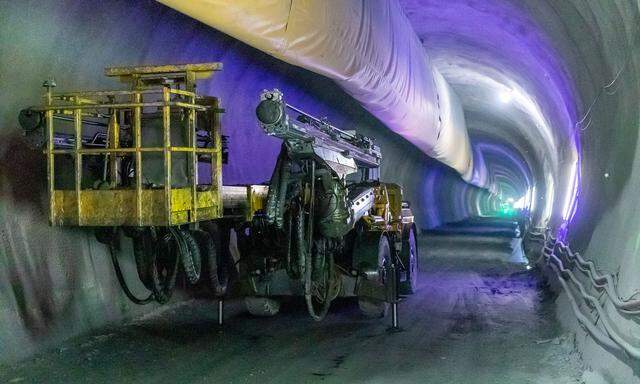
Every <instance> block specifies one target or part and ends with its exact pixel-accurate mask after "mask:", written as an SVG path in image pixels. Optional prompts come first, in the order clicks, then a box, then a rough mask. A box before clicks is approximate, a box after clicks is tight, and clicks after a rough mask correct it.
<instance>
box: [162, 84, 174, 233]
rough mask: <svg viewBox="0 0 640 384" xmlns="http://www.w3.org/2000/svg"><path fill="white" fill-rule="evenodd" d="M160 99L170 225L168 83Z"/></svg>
mask: <svg viewBox="0 0 640 384" xmlns="http://www.w3.org/2000/svg"><path fill="white" fill-rule="evenodd" d="M162 101H163V103H164V106H163V107H162V129H163V138H164V140H163V147H164V148H163V152H164V171H165V174H164V198H165V214H166V221H167V225H168V226H171V207H172V204H171V107H170V105H169V103H170V101H171V88H170V87H169V86H168V85H165V86H164V87H163V88H162Z"/></svg>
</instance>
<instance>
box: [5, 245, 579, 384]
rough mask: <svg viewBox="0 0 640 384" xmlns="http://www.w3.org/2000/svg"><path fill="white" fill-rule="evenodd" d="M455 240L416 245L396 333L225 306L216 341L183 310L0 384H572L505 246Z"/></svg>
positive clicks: (300, 313) (211, 310) (548, 305)
mask: <svg viewBox="0 0 640 384" xmlns="http://www.w3.org/2000/svg"><path fill="white" fill-rule="evenodd" d="M434 236H440V238H439V239H435V238H434ZM459 236H464V235H458V234H457V235H453V236H448V235H446V234H439V235H433V234H431V235H428V236H423V237H422V238H421V242H420V245H421V250H422V260H421V261H422V268H423V270H422V273H421V284H420V289H419V292H418V293H417V294H415V295H413V296H411V297H410V298H408V299H407V300H406V301H405V302H403V303H402V304H401V307H400V310H401V312H400V316H401V320H400V321H401V326H402V327H403V329H404V330H403V331H402V332H400V333H388V332H387V331H386V329H387V327H388V325H389V324H388V323H389V320H388V319H384V320H366V319H363V318H362V317H361V316H360V314H359V313H358V310H357V308H356V305H355V303H354V302H353V301H349V300H343V301H339V302H337V303H335V304H334V306H333V309H332V313H331V315H330V316H328V318H327V319H326V320H325V321H324V322H321V323H315V322H313V321H311V320H310V319H308V317H307V315H306V312H305V309H304V306H303V305H302V303H298V302H295V301H293V302H288V303H285V304H284V305H283V311H282V313H281V314H280V315H278V316H277V317H275V318H267V319H259V318H251V317H249V316H248V315H246V314H244V311H243V309H242V306H241V305H240V304H241V303H239V302H232V303H229V305H228V307H229V310H228V313H227V316H228V318H227V323H226V324H225V326H224V328H223V329H220V328H219V327H218V326H217V325H216V309H215V304H214V303H210V302H205V301H199V300H193V301H188V302H185V303H180V304H176V305H173V306H170V307H167V308H165V309H163V310H161V311H159V312H157V313H154V314H152V315H150V316H146V317H144V318H141V319H137V320H135V321H132V322H131V323H129V324H127V325H124V326H121V327H117V328H107V329H102V330H101V331H99V332H96V333H94V334H91V335H86V336H83V337H79V338H76V339H74V340H72V341H70V342H68V343H65V344H64V345H62V346H60V347H59V348H57V349H55V350H50V351H48V352H46V353H43V354H40V355H38V356H36V357H34V358H32V359H29V360H26V361H23V362H21V363H18V364H16V365H13V366H4V367H0V383H121V382H122V383H124V382H126V383H171V384H175V383H187V382H188V383H261V384H264V383H315V382H322V383H461V384H462V383H464V384H473V383H478V384H487V383H518V384H522V383H536V384H545V383H553V384H564V383H579V382H581V381H580V380H579V377H580V376H581V373H582V372H581V368H580V362H579V359H578V357H577V356H576V355H574V354H572V352H571V350H572V345H573V341H572V339H571V337H570V336H568V335H563V334H561V333H560V328H559V325H558V324H557V323H556V321H555V316H554V313H553V305H552V304H553V303H552V299H551V298H550V297H548V296H547V295H546V294H545V291H543V290H541V287H540V282H539V280H538V278H537V276H536V275H535V273H534V272H532V271H529V270H528V269H527V268H526V265H525V264H523V263H513V262H507V260H509V259H511V258H512V255H513V253H514V248H513V247H514V241H513V240H512V239H511V238H508V237H507V238H505V237H499V236H498V237H496V236H495V235H494V236H486V237H482V236H479V235H478V234H474V235H473V236H472V237H470V238H466V239H461V238H459ZM436 240H437V241H436ZM516 244H517V243H516ZM516 246H517V245H516ZM430 247H431V248H430ZM456 249H458V251H456ZM474 254H481V255H483V257H477V258H472V257H473V255H474Z"/></svg>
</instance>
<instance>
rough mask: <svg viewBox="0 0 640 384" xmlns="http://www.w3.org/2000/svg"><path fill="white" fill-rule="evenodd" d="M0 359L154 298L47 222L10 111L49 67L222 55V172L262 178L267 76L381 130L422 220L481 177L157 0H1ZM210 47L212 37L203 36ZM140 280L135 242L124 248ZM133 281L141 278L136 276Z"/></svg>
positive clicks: (329, 85) (345, 120)
mask: <svg viewBox="0 0 640 384" xmlns="http://www.w3.org/2000/svg"><path fill="white" fill-rule="evenodd" d="M0 36H2V39H1V40H0V57H1V59H0V76H1V77H0V79H1V81H2V84H3V89H4V90H5V92H3V94H2V96H1V98H2V103H0V140H1V141H0V142H1V143H2V145H1V146H0V217H2V223H1V224H0V324H2V325H1V326H0V362H7V361H14V360H16V359H19V358H22V357H25V356H27V355H29V354H31V353H33V352H34V351H37V350H39V349H41V348H42V347H46V346H53V345H55V344H56V343H58V342H59V341H61V340H63V339H65V338H68V337H71V336H73V335H76V334H79V333H81V332H85V331H87V330H90V329H93V328H96V327H100V326H102V325H105V324H108V323H118V322H121V321H123V320H125V319H128V318H131V317H134V316H138V315H140V314H142V313H144V312H146V311H149V310H151V309H153V308H154V307H153V305H151V306H148V307H137V306H135V305H133V304H131V303H129V302H128V301H127V299H126V298H125V296H124V295H123V294H122V293H121V291H120V287H119V286H118V285H117V282H116V279H115V275H114V273H113V271H112V266H111V264H110V261H109V256H108V253H107V249H106V247H105V246H104V245H102V244H100V243H98V242H97V241H96V240H95V239H94V237H93V233H92V231H91V230H90V229H86V228H56V227H49V226H48V224H47V197H46V171H45V163H44V157H43V155H42V154H41V152H40V151H38V150H36V149H34V148H30V147H29V143H28V140H27V139H25V138H24V137H23V135H22V132H21V130H20V128H19V126H18V124H17V115H18V111H19V110H20V109H22V108H24V107H26V106H29V105H34V104H38V103H40V102H41V99H40V97H41V94H42V91H43V89H42V88H41V85H42V82H43V80H45V79H47V78H48V77H51V76H54V77H55V80H56V82H57V84H58V90H80V89H110V88H112V89H120V88H122V86H123V85H122V84H119V83H117V82H116V81H114V80H111V79H108V78H106V77H104V76H103V74H102V73H103V69H104V67H106V66H110V65H133V64H143V63H145V64H159V63H181V62H204V61H222V62H223V63H224V66H225V67H224V70H223V71H222V72H220V73H218V74H216V75H215V76H214V79H213V80H212V81H206V82H203V83H201V86H200V88H199V92H201V93H203V94H206V93H210V94H212V95H215V96H219V97H221V99H222V105H223V107H224V108H226V113H225V114H224V115H223V120H222V125H223V130H224V133H225V134H227V135H229V142H230V143H229V164H228V165H225V166H224V169H223V177H224V182H225V184H240V183H260V182H264V181H267V180H268V179H269V177H270V175H271V172H272V167H273V166H274V164H275V159H276V156H277V154H278V152H279V148H280V143H279V141H278V140H275V139H273V138H270V137H267V136H266V135H265V134H264V133H263V132H262V131H261V129H260V128H259V127H258V125H257V122H256V119H255V113H254V110H255V106H256V105H257V102H258V95H259V92H260V91H261V90H262V89H265V88H269V89H270V88H274V87H277V88H279V89H280V90H282V91H283V93H284V94H285V96H286V97H287V100H288V101H290V102H291V103H292V104H295V105H296V106H299V107H302V108H303V109H305V110H307V111H308V112H310V113H312V114H314V115H317V116H327V117H328V118H329V120H330V121H331V122H332V123H333V124H334V125H336V126H338V127H340V128H344V129H357V130H358V131H359V132H361V133H363V134H366V135H373V136H375V138H376V140H377V143H378V144H379V145H380V146H381V147H382V151H383V156H384V159H383V166H382V170H381V171H382V172H381V174H382V179H383V180H386V181H392V182H398V183H400V184H402V185H404V186H405V193H406V195H407V198H408V199H409V200H410V201H411V202H412V205H413V209H414V212H415V213H416V219H417V220H418V223H419V225H420V226H421V227H423V228H428V227H433V226H436V225H438V224H440V223H442V222H447V221H455V220H460V219H462V218H465V217H466V216H468V215H472V214H476V213H477V212H476V209H475V208H469V207H475V205H467V204H465V203H464V202H459V203H458V204H456V205H448V202H449V200H450V194H451V193H452V192H451V191H454V190H460V191H465V194H466V195H465V196H467V197H466V199H472V197H471V195H473V193H474V191H475V192H478V193H483V192H481V190H480V189H478V188H476V187H472V186H468V185H467V184H465V183H463V182H462V180H461V179H460V177H459V175H458V174H457V173H456V172H455V171H453V170H452V169H450V168H447V167H445V166H443V165H441V164H439V163H437V162H435V161H433V160H430V159H428V158H426V157H425V156H424V154H423V153H421V152H420V151H418V150H417V149H415V148H414V147H413V146H412V145H410V144H409V143H407V142H406V141H405V140H404V139H402V138H400V137H399V136H396V135H395V134H392V133H391V132H390V131H389V130H388V129H386V128H385V127H384V126H382V125H381V124H380V123H379V122H378V121H377V120H376V119H375V118H373V117H372V116H371V115H370V114H369V113H368V112H366V111H365V110H364V109H363V108H361V107H360V105H359V104H357V103H356V102H355V101H354V100H352V99H351V98H350V97H348V96H347V95H345V94H344V92H343V91H342V90H341V89H340V88H338V87H337V86H336V85H334V84H333V82H331V81H329V80H327V79H325V78H323V77H321V76H318V75H315V74H312V73H310V72H308V71H305V70H303V69H300V68H296V67H293V66H290V65H287V64H284V63H282V62H279V61H277V60H276V59H273V58H272V57H270V56H268V55H266V54H264V53H261V52H259V51H257V50H255V49H253V48H250V47H248V46H246V45H244V44H242V43H240V42H238V41H236V40H234V39H232V38H230V37H228V36H225V35H223V34H222V33H219V32H216V31H214V30H213V29H211V28H209V27H207V26H204V25H202V24H200V23H199V22H197V21H195V20H192V19H190V18H188V17H187V16H184V15H181V14H179V13H178V12H176V11H173V10H171V9H169V8H167V7H165V6H162V5H160V4H158V3H155V2H154V1H141V2H139V3H137V4H136V5H132V3H131V2H128V1H110V2H101V1H68V2H65V3H64V6H61V4H60V2H57V1H45V2H40V1H37V2H36V1H33V2H15V3H8V2H3V3H2V4H1V5H0ZM204 47H206V49H203V48H204ZM122 258H123V261H124V260H127V261H129V262H126V261H125V262H124V268H125V270H126V272H127V276H126V277H127V279H128V281H131V282H132V283H131V284H132V285H133V288H134V289H135V290H136V292H143V291H142V289H143V288H142V286H141V284H138V283H137V282H136V279H137V277H136V276H135V271H134V266H133V263H132V262H131V261H132V257H131V247H130V244H129V241H125V242H124V248H123V251H122ZM134 282H135V283H134Z"/></svg>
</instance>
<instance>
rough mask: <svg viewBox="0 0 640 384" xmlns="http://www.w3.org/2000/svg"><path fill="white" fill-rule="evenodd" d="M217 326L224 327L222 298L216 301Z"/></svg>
mask: <svg viewBox="0 0 640 384" xmlns="http://www.w3.org/2000/svg"><path fill="white" fill-rule="evenodd" d="M218 325H220V326H222V325H224V298H222V297H221V298H219V299H218Z"/></svg>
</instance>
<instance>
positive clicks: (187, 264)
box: [177, 229, 202, 285]
mask: <svg viewBox="0 0 640 384" xmlns="http://www.w3.org/2000/svg"><path fill="white" fill-rule="evenodd" d="M177 233H179V234H180V237H181V238H182V239H181V240H182V242H183V243H182V244H183V247H181V255H180V260H181V261H182V268H183V270H184V274H185V276H186V277H187V281H188V282H189V284H191V285H194V284H196V283H198V280H200V274H201V272H202V258H201V256H200V247H199V245H198V242H197V241H196V239H195V238H194V237H193V235H192V234H191V232H190V231H189V230H186V229H178V230H177ZM179 241H180V240H179Z"/></svg>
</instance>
